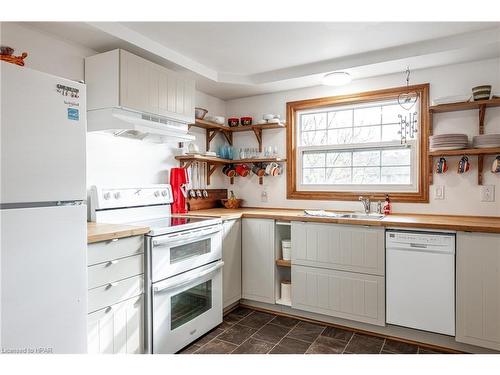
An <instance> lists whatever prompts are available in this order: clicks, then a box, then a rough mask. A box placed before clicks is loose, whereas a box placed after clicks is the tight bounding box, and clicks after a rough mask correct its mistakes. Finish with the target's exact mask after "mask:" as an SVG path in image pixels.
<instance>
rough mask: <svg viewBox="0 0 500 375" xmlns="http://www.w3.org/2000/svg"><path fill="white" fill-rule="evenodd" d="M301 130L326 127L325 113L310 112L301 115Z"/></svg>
mask: <svg viewBox="0 0 500 375" xmlns="http://www.w3.org/2000/svg"><path fill="white" fill-rule="evenodd" d="M301 125H302V131H304V130H306V131H307V130H318V129H326V113H311V114H307V115H302V120H301Z"/></svg>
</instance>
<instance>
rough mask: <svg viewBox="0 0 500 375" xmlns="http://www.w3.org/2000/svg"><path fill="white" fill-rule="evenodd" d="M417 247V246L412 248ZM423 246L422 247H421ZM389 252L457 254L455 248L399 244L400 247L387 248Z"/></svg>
mask: <svg viewBox="0 0 500 375" xmlns="http://www.w3.org/2000/svg"><path fill="white" fill-rule="evenodd" d="M412 245H417V246H412ZM420 245H421V246H420ZM386 250H387V251H392V250H395V251H408V252H413V253H418V252H420V253H433V254H450V255H454V254H455V248H454V247H445V246H427V245H425V244H403V245H401V244H399V245H388V246H387V247H386Z"/></svg>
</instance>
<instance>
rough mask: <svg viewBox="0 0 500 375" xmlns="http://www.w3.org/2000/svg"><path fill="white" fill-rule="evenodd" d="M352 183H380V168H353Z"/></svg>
mask: <svg viewBox="0 0 500 375" xmlns="http://www.w3.org/2000/svg"><path fill="white" fill-rule="evenodd" d="M352 183H353V184H378V183H380V168H379V167H371V168H370V167H368V168H353V171H352Z"/></svg>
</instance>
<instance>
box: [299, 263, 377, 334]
mask: <svg viewBox="0 0 500 375" xmlns="http://www.w3.org/2000/svg"><path fill="white" fill-rule="evenodd" d="M292 307H293V308H295V309H299V310H304V311H311V312H315V313H319V314H325V315H328V316H333V317H338V318H344V319H350V320H354V321H358V322H364V323H370V324H376V325H380V326H384V325H385V291H384V278H383V277H381V276H372V275H364V274H360V273H353V272H343V271H333V270H328V269H321V268H314V267H303V266H294V265H292Z"/></svg>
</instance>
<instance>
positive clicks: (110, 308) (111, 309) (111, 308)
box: [104, 306, 113, 314]
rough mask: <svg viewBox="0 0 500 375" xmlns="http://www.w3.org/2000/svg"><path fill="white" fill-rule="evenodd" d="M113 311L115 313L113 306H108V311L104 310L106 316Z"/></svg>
mask: <svg viewBox="0 0 500 375" xmlns="http://www.w3.org/2000/svg"><path fill="white" fill-rule="evenodd" d="M111 311H113V306H108V307H107V308H106V310H104V312H105V313H106V314H108V313H110V312H111Z"/></svg>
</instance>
